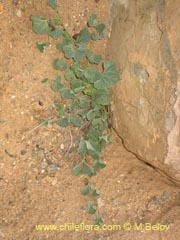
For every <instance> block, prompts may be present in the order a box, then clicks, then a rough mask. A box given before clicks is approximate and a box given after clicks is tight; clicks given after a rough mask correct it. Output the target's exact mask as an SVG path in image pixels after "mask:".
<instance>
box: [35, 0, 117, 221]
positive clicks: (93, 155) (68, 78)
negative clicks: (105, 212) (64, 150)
mask: <svg viewBox="0 0 180 240" xmlns="http://www.w3.org/2000/svg"><path fill="white" fill-rule="evenodd" d="M48 5H49V6H50V7H52V8H53V9H54V10H55V13H56V17H51V18H49V19H45V18H44V17H42V16H31V21H32V29H33V31H34V32H35V33H37V34H47V35H48V38H49V37H51V38H53V39H55V40H56V41H54V42H55V44H56V48H57V50H59V51H60V52H62V53H63V55H62V54H60V56H62V57H59V58H55V59H53V61H52V67H53V68H54V69H55V70H57V72H58V74H57V75H56V76H54V77H53V79H52V81H51V87H52V89H53V90H54V91H55V92H58V93H59V94H60V96H61V98H62V99H63V101H65V102H66V104H61V102H56V104H55V106H56V109H57V112H58V120H57V124H58V125H60V126H62V127H68V128H73V127H76V128H79V129H83V134H82V135H81V138H80V140H79V142H78V147H77V152H78V154H79V156H80V161H79V162H78V164H76V165H75V166H74V167H73V173H74V175H76V176H79V175H81V174H84V175H86V176H87V178H86V179H87V181H86V183H85V187H84V188H83V189H82V191H81V193H82V194H83V195H89V196H90V198H89V199H90V200H89V201H88V203H87V211H88V213H89V214H96V218H95V224H101V223H102V217H101V214H100V213H99V211H98V203H97V198H98V196H99V191H98V190H97V188H96V187H95V186H94V184H93V183H92V182H91V177H92V176H95V175H96V174H97V172H98V171H99V170H100V169H102V168H104V167H105V166H106V164H105V162H104V161H103V160H102V150H103V148H104V147H105V146H106V145H107V144H108V143H109V140H110V134H109V132H108V131H107V129H108V118H109V112H108V110H107V109H108V106H109V105H110V102H111V100H110V96H109V89H110V88H111V87H112V86H114V85H115V84H116V83H117V81H118V80H119V79H120V77H119V73H118V71H117V69H116V65H115V63H114V62H113V61H104V62H102V56H101V55H100V54H99V55H96V54H94V53H93V51H92V49H89V46H90V44H89V43H90V42H91V41H93V42H95V41H99V40H101V39H103V38H104V30H105V25H104V24H103V23H98V21H97V16H96V14H92V15H91V16H90V18H89V20H88V22H87V26H86V27H85V28H83V29H82V30H81V31H80V32H79V33H77V34H75V35H71V33H70V32H69V31H67V29H66V27H65V24H64V21H63V19H62V16H61V14H60V12H59V10H58V4H57V2H56V1H55V0H48ZM48 45H49V42H37V43H36V46H37V48H38V49H39V51H40V52H44V51H45V49H46V48H47V47H48ZM98 65H101V66H102V67H101V68H98ZM98 69H101V70H98ZM62 73H63V74H62ZM47 81H48V79H47V78H46V79H44V80H43V82H47Z"/></svg>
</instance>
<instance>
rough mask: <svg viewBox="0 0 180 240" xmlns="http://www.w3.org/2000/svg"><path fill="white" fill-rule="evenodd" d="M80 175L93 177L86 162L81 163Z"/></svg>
mask: <svg viewBox="0 0 180 240" xmlns="http://www.w3.org/2000/svg"><path fill="white" fill-rule="evenodd" d="M81 173H82V174H85V175H88V176H89V177H91V176H93V175H94V172H93V170H92V168H91V167H90V166H89V165H88V164H87V163H86V162H83V166H82V169H81Z"/></svg>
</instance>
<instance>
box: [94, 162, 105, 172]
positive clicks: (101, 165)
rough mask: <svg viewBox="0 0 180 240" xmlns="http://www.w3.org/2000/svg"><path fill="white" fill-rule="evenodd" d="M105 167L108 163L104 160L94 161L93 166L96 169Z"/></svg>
mask: <svg viewBox="0 0 180 240" xmlns="http://www.w3.org/2000/svg"><path fill="white" fill-rule="evenodd" d="M105 167H106V164H105V162H103V161H102V160H95V161H94V164H93V168H94V169H95V170H98V169H102V168H105Z"/></svg>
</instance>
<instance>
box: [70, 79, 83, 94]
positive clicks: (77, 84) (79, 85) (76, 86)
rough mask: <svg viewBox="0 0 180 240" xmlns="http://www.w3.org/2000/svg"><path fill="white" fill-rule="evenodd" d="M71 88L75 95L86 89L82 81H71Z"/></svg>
mask: <svg viewBox="0 0 180 240" xmlns="http://www.w3.org/2000/svg"><path fill="white" fill-rule="evenodd" d="M71 88H72V90H73V91H74V92H75V93H78V92H80V91H82V90H83V89H84V86H83V82H82V81H80V80H76V79H74V80H72V81H71Z"/></svg>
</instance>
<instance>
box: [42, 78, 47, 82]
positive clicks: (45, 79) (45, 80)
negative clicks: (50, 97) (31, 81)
mask: <svg viewBox="0 0 180 240" xmlns="http://www.w3.org/2000/svg"><path fill="white" fill-rule="evenodd" d="M48 81H49V79H48V78H44V79H43V80H42V81H41V82H42V83H47V82H48Z"/></svg>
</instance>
